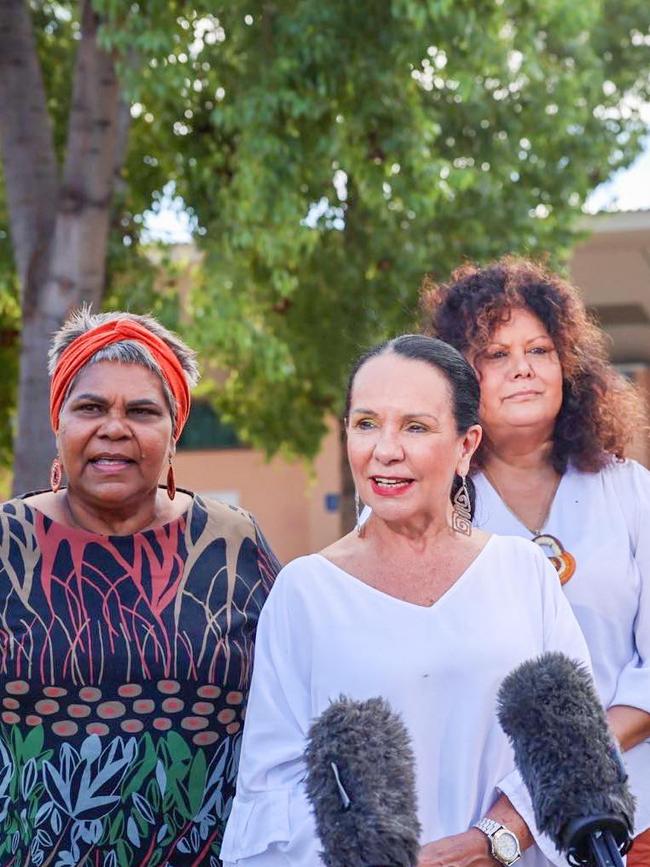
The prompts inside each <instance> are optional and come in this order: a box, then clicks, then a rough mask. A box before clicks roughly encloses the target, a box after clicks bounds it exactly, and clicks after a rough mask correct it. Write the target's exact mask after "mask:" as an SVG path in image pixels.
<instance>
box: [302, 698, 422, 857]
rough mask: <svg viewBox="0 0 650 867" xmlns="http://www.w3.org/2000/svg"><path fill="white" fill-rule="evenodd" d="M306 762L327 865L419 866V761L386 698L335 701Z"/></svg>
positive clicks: (311, 740)
mask: <svg viewBox="0 0 650 867" xmlns="http://www.w3.org/2000/svg"><path fill="white" fill-rule="evenodd" d="M305 761H306V764H307V778H306V789H307V797H308V798H309V801H310V803H311V805H312V808H313V811H314V816H315V819H316V830H317V831H318V836H319V838H320V841H321V844H322V846H323V852H322V853H321V858H322V860H323V863H324V864H325V865H327V867H416V865H417V861H418V852H419V849H420V843H419V838H420V823H419V821H418V818H417V797H416V793H415V759H414V756H413V750H412V748H411V743H410V738H409V734H408V732H407V730H406V726H405V725H404V723H403V722H402V720H401V718H400V717H399V715H398V714H396V713H395V712H394V711H393V710H392V709H391V707H390V705H389V704H388V703H387V702H386V701H385V700H384V699H382V698H371V699H368V700H367V701H353V700H352V699H349V698H345V697H343V696H342V697H341V698H340V699H339V700H338V701H336V702H333V703H332V704H331V705H330V706H329V707H328V708H327V709H326V710H325V711H324V712H323V713H322V714H321V715H320V717H318V719H317V720H316V721H315V722H314V723H313V724H312V725H311V728H310V730H309V733H308V739H307V749H306V751H305Z"/></svg>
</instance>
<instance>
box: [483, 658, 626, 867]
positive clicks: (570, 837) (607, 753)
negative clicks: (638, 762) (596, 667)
mask: <svg viewBox="0 0 650 867" xmlns="http://www.w3.org/2000/svg"><path fill="white" fill-rule="evenodd" d="M498 716H499V722H500V723H501V727H502V729H503V730H504V732H505V733H506V735H507V736H508V738H509V740H510V742H511V744H512V746H513V749H514V753H515V764H516V765H517V769H518V770H519V773H520V774H521V777H522V779H523V781H524V784H525V785H526V788H527V789H528V792H529V794H530V797H531V800H532V802H533V810H534V813H535V821H536V823H537V827H538V829H539V830H540V831H542V832H543V833H545V834H547V835H548V836H549V837H550V839H551V840H552V841H553V843H554V844H555V846H556V848H557V849H559V851H560V852H564V853H565V854H566V857H567V861H568V862H569V864H571V865H574V867H622V865H623V861H622V858H621V856H622V855H624V854H625V853H626V852H627V851H628V849H629V848H630V845H631V834H632V818H633V815H634V800H633V798H632V796H631V794H630V791H629V789H628V786H627V774H626V772H625V769H624V767H623V763H622V761H621V757H620V753H619V750H618V747H617V746H616V744H615V743H614V739H613V737H612V735H611V733H610V731H609V728H608V726H607V721H606V719H605V712H604V710H603V707H602V705H601V703H600V700H599V698H598V696H597V694H596V690H595V688H594V685H593V681H592V679H591V675H590V674H589V672H588V671H587V669H586V668H585V667H583V666H582V665H580V664H579V663H577V662H574V661H573V660H571V659H569V658H568V657H567V656H565V655H564V654H562V653H545V654H543V655H542V656H540V657H539V658H537V659H534V660H530V661H528V662H524V663H523V664H522V665H520V666H519V667H518V668H516V669H515V670H514V671H513V672H511V674H509V675H508V676H507V677H506V679H505V680H504V681H503V684H502V685H501V689H500V690H499V697H498Z"/></svg>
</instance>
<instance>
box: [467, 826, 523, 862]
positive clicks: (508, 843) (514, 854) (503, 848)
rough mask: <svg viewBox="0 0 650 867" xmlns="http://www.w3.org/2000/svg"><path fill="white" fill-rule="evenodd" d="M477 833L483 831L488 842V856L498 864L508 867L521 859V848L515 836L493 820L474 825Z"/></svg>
mask: <svg viewBox="0 0 650 867" xmlns="http://www.w3.org/2000/svg"><path fill="white" fill-rule="evenodd" d="M474 827H475V828H478V829H479V831H483V833H484V834H485V835H486V837H487V838H488V840H489V841H490V854H491V855H492V857H493V858H494V859H495V860H496V861H498V862H499V864H505V865H506V867H509V865H510V864H514V863H515V861H518V860H519V859H520V858H521V848H520V846H519V840H518V839H517V835H516V834H514V833H513V832H512V831H509V830H508V829H507V828H506V827H505V825H501V824H499V822H496V821H495V820H494V819H487V818H484V819H481V821H480V822H476V823H475V825H474Z"/></svg>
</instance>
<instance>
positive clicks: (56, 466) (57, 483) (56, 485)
mask: <svg viewBox="0 0 650 867" xmlns="http://www.w3.org/2000/svg"><path fill="white" fill-rule="evenodd" d="M62 481H63V467H62V466H61V461H60V460H59V459H58V458H54V460H53V461H52V466H51V467H50V487H51V488H52V490H53V491H54V493H55V494H56V493H57V492H58V491H59V490H60V489H61V482H62Z"/></svg>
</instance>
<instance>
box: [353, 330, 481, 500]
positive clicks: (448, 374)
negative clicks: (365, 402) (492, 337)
mask: <svg viewBox="0 0 650 867" xmlns="http://www.w3.org/2000/svg"><path fill="white" fill-rule="evenodd" d="M389 353H392V354H394V355H398V356H400V357H401V358H407V359H409V360H411V361H422V362H424V363H425V364H428V365H429V366H430V367H432V368H433V369H434V370H437V371H438V372H439V373H441V374H442V375H443V376H444V378H445V380H446V381H447V383H448V385H449V390H450V392H451V411H452V415H453V417H454V421H455V422H456V430H457V431H458V433H459V434H464V433H466V432H467V431H468V430H469V428H470V427H472V426H473V425H476V424H479V415H478V411H479V402H480V399H481V387H480V385H479V381H478V379H477V376H476V373H475V372H474V369H473V367H472V366H471V365H470V364H469V363H468V362H467V361H466V360H465V359H464V358H463V356H462V355H461V353H460V352H459V351H458V350H457V349H454V347H453V346H450V345H449V344H448V343H445V342H444V341H443V340H439V339H438V338H436V337H428V336H426V335H424V334H401V335H400V336H399V337H394V338H393V339H392V340H386V341H384V343H380V344H378V345H377V346H373V347H372V349H369V350H368V351H367V352H364V353H363V355H361V356H359V358H358V359H357V360H356V362H355V363H354V364H353V366H352V370H351V371H350V376H349V378H348V386H347V390H346V394H345V415H344V417H345V420H346V423H347V421H348V419H349V415H350V404H351V400H352V388H353V386H354V381H355V379H356V376H357V374H358V372H359V371H360V370H361V368H362V367H363V366H364V365H365V364H366V362H368V361H370V360H371V359H372V358H377V357H378V356H380V355H387V354H389ZM461 484H462V479H461V477H460V476H459V475H456V476H455V477H454V482H453V484H452V487H451V498H452V500H453V498H454V496H455V494H456V492H457V491H458V489H459V488H460V486H461ZM466 484H467V487H468V489H469V494H470V501H471V511H472V515H473V514H474V502H475V491H474V485H473V483H472V480H471V479H470V478H469V477H468V478H467V479H466Z"/></svg>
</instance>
